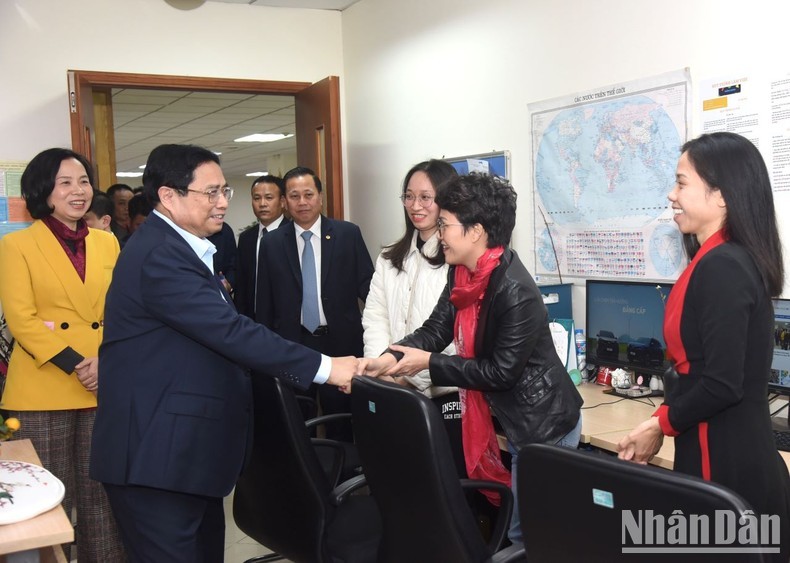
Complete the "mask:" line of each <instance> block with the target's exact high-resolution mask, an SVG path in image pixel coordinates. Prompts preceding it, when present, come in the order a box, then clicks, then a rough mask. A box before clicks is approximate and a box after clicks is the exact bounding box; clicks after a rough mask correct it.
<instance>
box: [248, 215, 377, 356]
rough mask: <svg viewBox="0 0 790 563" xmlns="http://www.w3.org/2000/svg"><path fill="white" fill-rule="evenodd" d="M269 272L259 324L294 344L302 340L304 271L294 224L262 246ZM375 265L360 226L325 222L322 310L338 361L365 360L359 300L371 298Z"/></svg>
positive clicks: (264, 274) (262, 284)
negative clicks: (354, 358)
mask: <svg viewBox="0 0 790 563" xmlns="http://www.w3.org/2000/svg"><path fill="white" fill-rule="evenodd" d="M261 259H262V260H265V264H266V268H265V271H261V273H260V275H259V276H258V282H259V284H258V311H257V318H258V321H259V322H262V323H264V324H265V325H266V326H268V327H270V328H271V329H272V330H274V331H275V332H276V333H277V334H279V335H280V336H282V337H283V338H287V339H288V340H293V341H295V342H299V340H300V339H301V336H302V321H301V317H302V270H301V267H300V265H299V254H298V250H297V246H296V230H295V227H294V224H293V223H288V224H287V225H283V226H281V227H280V228H279V229H277V230H276V231H274V232H273V233H270V234H268V235H266V236H265V237H264V238H263V240H262V241H261ZM372 276H373V263H372V262H371V260H370V254H368V250H367V248H366V247H365V241H364V240H362V233H361V232H360V231H359V227H357V226H356V225H354V224H353V223H348V222H346V221H337V220H335V219H327V218H326V217H322V218H321V305H322V306H323V309H324V315H325V316H326V322H327V326H328V327H329V334H328V336H327V338H328V340H329V349H330V350H331V355H333V356H348V355H352V356H361V355H362V348H363V347H362V314H361V313H360V310H359V301H358V299H362V300H363V301H364V300H365V298H367V296H368V290H369V289H370V278H371V277H372Z"/></svg>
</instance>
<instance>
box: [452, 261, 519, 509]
mask: <svg viewBox="0 0 790 563" xmlns="http://www.w3.org/2000/svg"><path fill="white" fill-rule="evenodd" d="M504 251H505V249H504V247H502V246H497V247H496V248H488V249H486V251H485V253H484V254H483V255H482V256H481V257H480V259H479V260H478V261H477V265H476V267H475V271H474V272H470V271H469V269H468V268H467V267H466V266H461V265H458V266H456V268H455V286H454V287H453V291H452V293H451V294H450V302H451V303H452V304H453V305H455V307H456V309H457V310H458V312H457V313H456V315H455V326H454V336H455V347H456V349H457V350H458V355H459V356H461V357H462V358H474V357H475V336H476V335H477V321H478V316H479V315H480V305H481V304H482V302H483V296H484V295H485V292H486V288H487V287H488V281H489V279H490V278H491V272H493V271H494V268H496V267H497V266H498V265H499V257H500V256H502V253H503V252H504ZM458 394H459V396H460V398H461V434H462V438H463V444H464V459H465V461H466V472H467V474H468V475H469V478H470V479H485V480H489V481H497V482H499V483H504V484H505V485H507V486H508V487H509V486H510V472H509V471H508V470H507V469H505V466H504V465H502V458H501V457H500V454H499V445H498V443H497V438H496V432H494V423H493V421H492V420H491V410H490V409H489V407H488V403H487V402H486V400H485V397H483V393H482V392H481V391H478V390H474V389H459V390H458ZM483 494H484V495H486V497H487V498H488V500H489V502H491V504H493V505H494V506H499V502H500V499H499V493H495V492H492V491H483Z"/></svg>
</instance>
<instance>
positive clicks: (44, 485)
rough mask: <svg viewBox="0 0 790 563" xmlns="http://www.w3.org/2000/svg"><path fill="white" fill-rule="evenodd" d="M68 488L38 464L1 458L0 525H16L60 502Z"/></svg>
mask: <svg viewBox="0 0 790 563" xmlns="http://www.w3.org/2000/svg"><path fill="white" fill-rule="evenodd" d="M65 493H66V487H64V486H63V483H62V482H61V480H60V479H58V478H57V477H55V476H54V475H53V474H52V473H50V472H49V471H47V470H46V469H44V468H43V467H41V466H39V465H33V464H32V463H26V462H24V461H9V460H3V461H0V524H13V523H14V522H21V521H22V520H27V519H28V518H33V517H34V516H38V515H39V514H41V513H43V512H46V511H47V510H50V509H51V508H54V507H56V506H57V505H58V504H60V501H62V500H63V495H64V494H65Z"/></svg>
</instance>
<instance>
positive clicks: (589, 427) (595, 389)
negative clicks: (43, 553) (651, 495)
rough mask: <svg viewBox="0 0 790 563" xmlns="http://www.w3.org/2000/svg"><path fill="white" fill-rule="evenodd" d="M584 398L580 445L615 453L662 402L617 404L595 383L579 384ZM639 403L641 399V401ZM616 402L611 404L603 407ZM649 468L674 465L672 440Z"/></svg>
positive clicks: (787, 458) (785, 455)
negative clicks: (625, 438) (628, 435)
mask: <svg viewBox="0 0 790 563" xmlns="http://www.w3.org/2000/svg"><path fill="white" fill-rule="evenodd" d="M578 389H579V393H580V394H581V396H582V398H584V406H585V407H592V406H595V405H600V406H597V407H595V408H592V409H589V408H587V409H584V410H583V411H582V438H581V442H582V443H584V444H590V445H591V446H593V447H596V448H600V449H602V450H607V451H610V452H614V453H617V443H618V442H619V441H620V440H621V439H623V438H624V437H625V436H626V435H627V434H628V433H629V432H630V431H631V430H633V429H634V427H636V426H637V425H638V424H639V423H641V422H643V421H645V420H647V419H648V418H650V416H652V414H653V413H654V412H655V410H656V408H658V406H659V405H660V404H662V403H663V402H664V401H663V399H662V398H661V397H653V402H654V403H655V404H656V406H651V405H649V404H646V402H640V401H641V400H632V399H624V400H622V401H618V399H619V397H617V396H616V395H606V394H604V393H603V389H605V387H603V386H601V385H597V384H595V383H582V384H581V385H579V387H578ZM642 400H643V399H642ZM613 401H618V402H617V403H615V404H604V403H610V402H613ZM779 455H781V456H782V459H783V460H784V462H785V464H786V465H787V466H788V468H789V469H790V452H783V451H780V452H779ZM650 464H651V465H657V466H658V467H663V468H664V469H672V468H673V467H674V465H675V439H674V438H673V437H671V436H664V444H663V445H662V446H661V449H660V450H658V453H657V454H656V455H655V457H653V459H651V460H650Z"/></svg>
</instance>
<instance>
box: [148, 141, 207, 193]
mask: <svg viewBox="0 0 790 563" xmlns="http://www.w3.org/2000/svg"><path fill="white" fill-rule="evenodd" d="M207 162H216V163H217V164H219V157H218V156H217V155H216V154H215V153H213V152H211V151H210V150H208V149H205V148H203V147H199V146H197V145H159V146H158V147H156V148H155V149H154V150H152V151H151V154H150V155H148V162H147V163H146V165H145V171H144V172H143V190H144V192H143V193H145V197H146V199H147V200H148V203H149V204H151V207H155V206H156V204H157V203H159V188H161V187H162V186H166V187H168V188H173V189H174V190H176V191H177V192H178V193H180V194H181V195H186V194H187V188H188V187H189V184H191V183H192V182H193V181H194V179H195V170H196V169H197V167H198V166H200V165H201V164H205V163H207Z"/></svg>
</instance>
